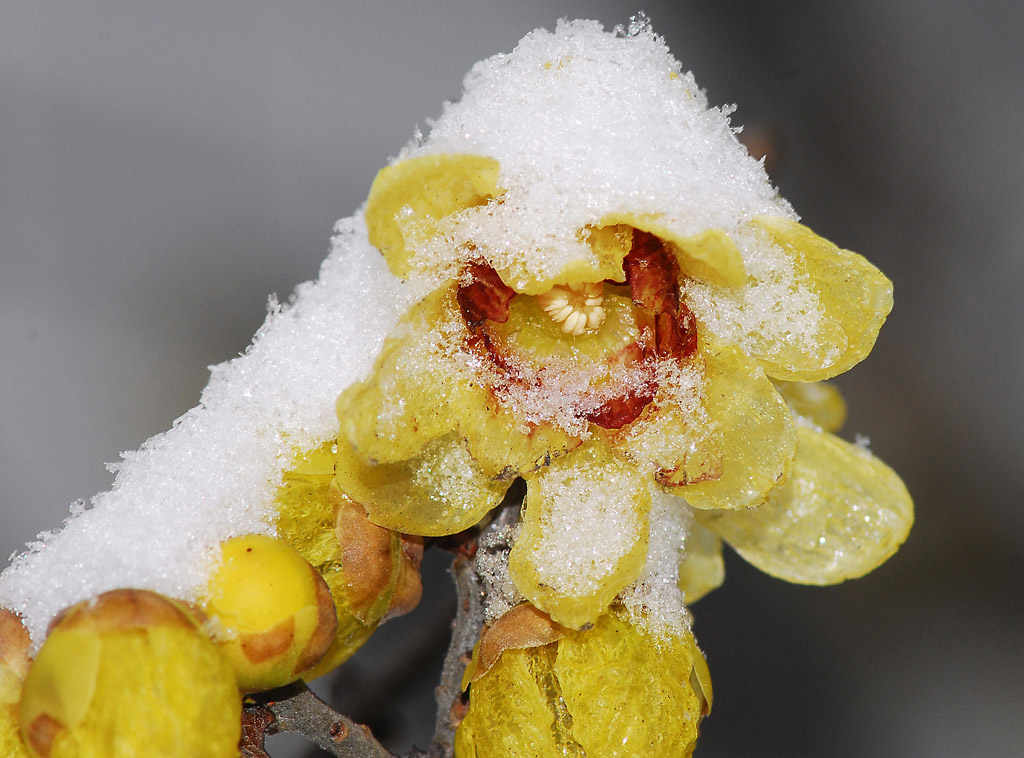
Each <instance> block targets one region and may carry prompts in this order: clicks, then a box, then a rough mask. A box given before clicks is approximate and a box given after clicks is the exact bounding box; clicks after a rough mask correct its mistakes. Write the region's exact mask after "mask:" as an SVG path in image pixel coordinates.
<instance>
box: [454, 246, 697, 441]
mask: <svg viewBox="0 0 1024 758" xmlns="http://www.w3.org/2000/svg"><path fill="white" fill-rule="evenodd" d="M623 270H624V271H625V273H626V283H627V284H628V285H629V292H630V297H631V299H632V300H633V303H634V305H636V306H637V307H638V308H640V309H641V310H643V311H645V312H646V313H648V314H649V316H651V317H653V320H654V340H653V346H652V345H651V344H650V342H647V341H645V340H643V339H642V340H641V345H636V344H634V345H632V346H631V347H632V348H633V349H632V350H630V349H629V348H627V349H626V351H624V354H623V355H621V356H619V359H620V360H621V359H624V358H625V357H626V355H625V354H626V353H628V354H629V355H630V356H632V357H633V359H634V360H636V361H637V362H644V357H645V355H646V356H647V357H648V358H653V357H655V356H656V357H659V358H674V359H676V360H681V359H684V358H687V357H689V356H690V355H692V354H693V353H694V352H695V351H696V349H697V323H696V320H695V319H694V317H693V313H692V312H691V311H690V309H689V308H688V307H687V305H686V303H684V302H682V301H681V300H680V296H679V265H678V263H677V262H676V259H675V256H673V255H672V254H671V253H670V252H669V251H668V250H666V249H665V245H664V243H663V242H662V241H661V240H660V239H658V238H657V237H655V236H654V235H653V234H649V233H647V232H642V231H639V230H637V231H635V232H634V235H633V246H632V248H631V250H630V252H629V254H628V255H627V256H626V258H625V259H624V260H623ZM466 273H467V276H466V279H467V280H468V283H467V284H463V285H461V286H460V287H459V289H458V291H457V293H456V299H457V300H458V303H459V307H460V309H461V310H462V315H463V317H464V318H465V319H466V323H467V324H469V326H470V338H469V346H470V348H471V349H475V351H476V352H477V353H478V354H482V355H486V356H487V357H488V358H489V359H490V361H491V362H492V363H493V365H494V366H495V367H496V368H497V369H498V371H499V373H500V374H501V375H502V377H503V382H504V383H506V384H507V385H512V384H516V383H521V382H523V381H524V380H523V378H522V374H521V373H520V371H518V370H517V367H516V365H515V359H514V356H512V355H509V354H508V353H507V351H506V350H503V349H501V348H500V347H499V346H498V345H497V344H495V343H494V342H493V341H492V339H491V336H490V335H489V334H488V330H487V329H486V325H484V322H485V321H494V322H496V323H504V322H506V321H508V313H509V303H510V302H511V300H512V298H513V297H515V295H516V293H515V291H514V290H513V289H512V288H511V287H509V286H508V285H506V284H505V283H504V282H503V281H502V280H501V277H500V276H499V275H498V272H496V271H495V270H494V269H493V268H491V267H490V266H488V265H486V264H483V263H470V264H469V266H468V267H467V271H466ZM652 347H653V350H652ZM652 352H653V355H651V353H652ZM491 389H492V390H495V389H499V388H497V387H492V388H491ZM538 389H541V388H540V387H538ZM657 389H658V384H657V381H656V380H655V378H654V372H653V364H651V372H650V378H649V381H646V382H645V383H644V386H643V387H642V388H640V389H639V390H638V389H635V388H634V389H629V390H627V391H626V392H625V394H623V395H619V396H618V397H613V398H611V399H610V400H606V401H604V402H603V403H602V404H601V405H599V406H598V407H597V408H595V409H594V410H591V411H587V412H586V413H585V414H584V415H583V418H585V419H586V420H587V421H589V422H590V423H592V424H596V425H597V426H600V427H603V428H605V429H620V428H622V427H623V426H625V425H626V424H630V423H632V422H633V421H635V420H636V419H637V418H638V417H639V416H640V414H641V413H642V412H643V410H644V408H645V407H647V405H648V404H649V403H650V402H651V401H652V400H654V396H655V394H656V392H657ZM499 392H500V389H499ZM580 401H581V405H583V404H584V403H585V401H586V398H582V397H581V398H580Z"/></svg>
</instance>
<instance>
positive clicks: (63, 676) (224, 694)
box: [20, 589, 241, 758]
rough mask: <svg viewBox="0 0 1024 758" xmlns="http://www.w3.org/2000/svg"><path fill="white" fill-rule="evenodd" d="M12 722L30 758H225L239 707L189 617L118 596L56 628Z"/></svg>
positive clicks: (89, 604) (220, 661)
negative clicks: (16, 720)
mask: <svg viewBox="0 0 1024 758" xmlns="http://www.w3.org/2000/svg"><path fill="white" fill-rule="evenodd" d="M20 720H21V732H22V737H23V738H24V740H25V744H26V745H27V746H28V748H29V753H30V755H32V756H33V757H34V758H71V757H72V756H74V758H129V757H131V758H134V757H135V756H140V755H145V756H147V758H172V757H176V756H184V755H188V756H192V757H193V758H228V757H229V756H230V757H232V758H233V757H234V756H236V755H237V753H238V739H239V736H240V732H241V726H240V723H241V697H240V695H239V692H238V688H237V686H236V684H235V680H234V676H233V675H232V672H231V668H230V666H229V665H228V664H227V662H226V661H225V660H224V658H223V656H221V655H220V653H219V652H218V651H217V648H216V647H215V646H214V645H213V643H212V642H211V641H210V640H209V638H208V637H207V636H206V635H205V634H204V633H203V631H202V629H201V628H200V626H199V623H198V621H197V620H196V618H195V616H194V615H193V613H192V612H191V611H190V609H189V608H187V607H186V606H184V605H183V604H181V603H178V602H175V601H173V600H168V599H167V598H164V597H162V596H161V595H158V594H156V593H154V592H148V591H146V590H135V589H123V590H114V591H113V592H107V593H104V594H102V595H100V596H99V597H97V598H94V599H92V600H89V601H85V602H82V603H79V604H78V605H76V606H74V607H72V608H70V609H68V610H67V611H65V612H64V613H62V614H61V615H60V616H59V617H58V618H57V619H55V621H54V624H53V625H52V628H51V631H50V634H49V636H48V637H47V639H46V642H45V643H44V644H43V646H42V648H41V649H40V651H39V655H38V656H37V658H36V660H35V662H34V663H33V664H32V666H31V668H30V669H29V672H28V676H27V677H26V679H25V684H24V688H23V690H22V696H21V703H20Z"/></svg>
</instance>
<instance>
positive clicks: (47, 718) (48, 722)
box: [25, 713, 67, 758]
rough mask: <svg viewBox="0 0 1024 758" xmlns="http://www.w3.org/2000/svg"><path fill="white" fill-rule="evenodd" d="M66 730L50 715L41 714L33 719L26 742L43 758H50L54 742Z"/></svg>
mask: <svg viewBox="0 0 1024 758" xmlns="http://www.w3.org/2000/svg"><path fill="white" fill-rule="evenodd" d="M66 728H67V727H66V726H64V724H62V723H61V722H60V721H58V720H57V719H55V718H54V717H53V716H51V715H50V714H49V713H41V714H40V715H38V716H36V717H35V718H34V719H32V723H31V724H29V725H28V728H26V729H25V741H26V742H28V744H29V747H31V748H32V750H33V752H35V753H36V754H37V755H39V756H41V758H49V755H50V751H51V750H53V742H54V740H56V739H57V735H58V734H60V733H61V732H63V731H64V730H65V729H66Z"/></svg>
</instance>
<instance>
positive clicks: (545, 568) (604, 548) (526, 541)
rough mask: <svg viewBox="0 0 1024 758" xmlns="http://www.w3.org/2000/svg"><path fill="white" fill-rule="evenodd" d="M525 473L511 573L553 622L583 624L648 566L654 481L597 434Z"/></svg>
mask: <svg viewBox="0 0 1024 758" xmlns="http://www.w3.org/2000/svg"><path fill="white" fill-rule="evenodd" d="M525 478H526V487H527V493H526V501H525V503H524V511H523V520H522V526H521V529H520V532H519V536H518V537H517V538H516V541H515V545H514V546H513V547H512V552H511V554H510V556H509V573H510V574H511V576H512V581H513V582H514V583H515V585H516V588H517V589H518V590H519V591H520V592H521V593H523V595H524V596H526V598H527V599H528V600H530V602H532V603H533V604H534V605H535V606H537V607H538V608H540V609H541V610H542V611H545V612H547V613H548V614H549V615H550V616H551V618H552V620H553V621H555V622H557V623H559V624H563V625H564V626H568V627H571V628H573V629H579V628H580V627H582V626H584V625H585V624H589V623H592V622H594V621H595V620H596V619H597V617H598V616H599V615H600V614H601V613H602V612H603V611H604V610H605V609H606V608H607V607H608V605H609V603H611V601H612V599H613V598H614V597H615V596H616V595H617V594H619V592H620V591H621V590H622V589H623V588H625V587H626V585H628V584H630V583H631V582H632V581H633V580H634V579H636V577H637V576H638V575H639V573H640V570H641V569H642V568H643V563H644V559H645V557H646V555H647V530H648V524H647V513H648V511H649V510H650V507H651V496H650V492H649V490H648V486H647V483H646V481H645V480H644V479H643V477H642V476H641V475H640V473H639V472H638V471H637V470H636V468H635V467H634V466H632V465H630V464H627V463H625V462H624V461H620V460H619V459H617V458H616V457H614V456H612V455H611V454H610V453H609V452H608V451H607V450H606V448H605V446H604V445H603V444H602V443H601V442H600V440H599V439H598V438H596V437H595V438H594V439H591V440H590V441H588V442H586V443H584V445H583V446H582V447H581V448H579V449H577V450H575V451H573V452H572V453H569V454H568V455H566V456H564V457H562V458H559V459H558V460H557V461H554V462H553V463H552V464H551V466H549V467H547V468H543V469H540V470H539V471H537V472H536V473H534V474H528V475H527V476H526V477H525Z"/></svg>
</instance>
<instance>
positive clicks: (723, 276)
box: [600, 213, 747, 287]
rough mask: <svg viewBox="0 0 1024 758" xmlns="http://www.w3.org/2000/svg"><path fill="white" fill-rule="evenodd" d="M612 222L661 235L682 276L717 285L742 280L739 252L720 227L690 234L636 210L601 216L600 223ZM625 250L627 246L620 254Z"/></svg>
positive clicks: (731, 284) (737, 283) (609, 224)
mask: <svg viewBox="0 0 1024 758" xmlns="http://www.w3.org/2000/svg"><path fill="white" fill-rule="evenodd" d="M614 225H624V226H625V227H626V228H633V229H639V230H640V231H643V232H648V233H650V234H653V235H654V236H655V237H658V238H659V239H661V240H662V241H663V242H664V243H665V245H666V247H667V248H668V249H669V250H670V251H671V252H672V253H673V254H674V255H675V257H676V260H678V261H679V270H680V271H682V272H683V274H685V275H686V276H690V277H693V278H694V279H699V280H701V281H704V282H708V283H710V284H714V285H717V286H720V287H740V286H742V285H743V283H744V282H745V281H746V278H747V274H746V269H745V268H744V265H743V256H742V255H740V251H739V250H738V249H737V248H736V243H734V242H733V241H732V239H730V238H729V235H728V234H726V233H725V232H723V231H722V230H721V229H707V230H705V231H703V232H700V233H698V234H692V233H687V232H686V231H681V230H678V229H673V228H672V227H670V226H667V225H666V224H665V223H663V222H662V220H661V219H660V218H659V217H658V216H657V215H651V214H640V213H611V214H609V215H607V216H605V217H604V218H603V219H601V223H600V226H601V227H613V226H614ZM628 252H629V248H628V246H627V247H626V248H625V250H624V251H623V257H625V254H626V253H628Z"/></svg>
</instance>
